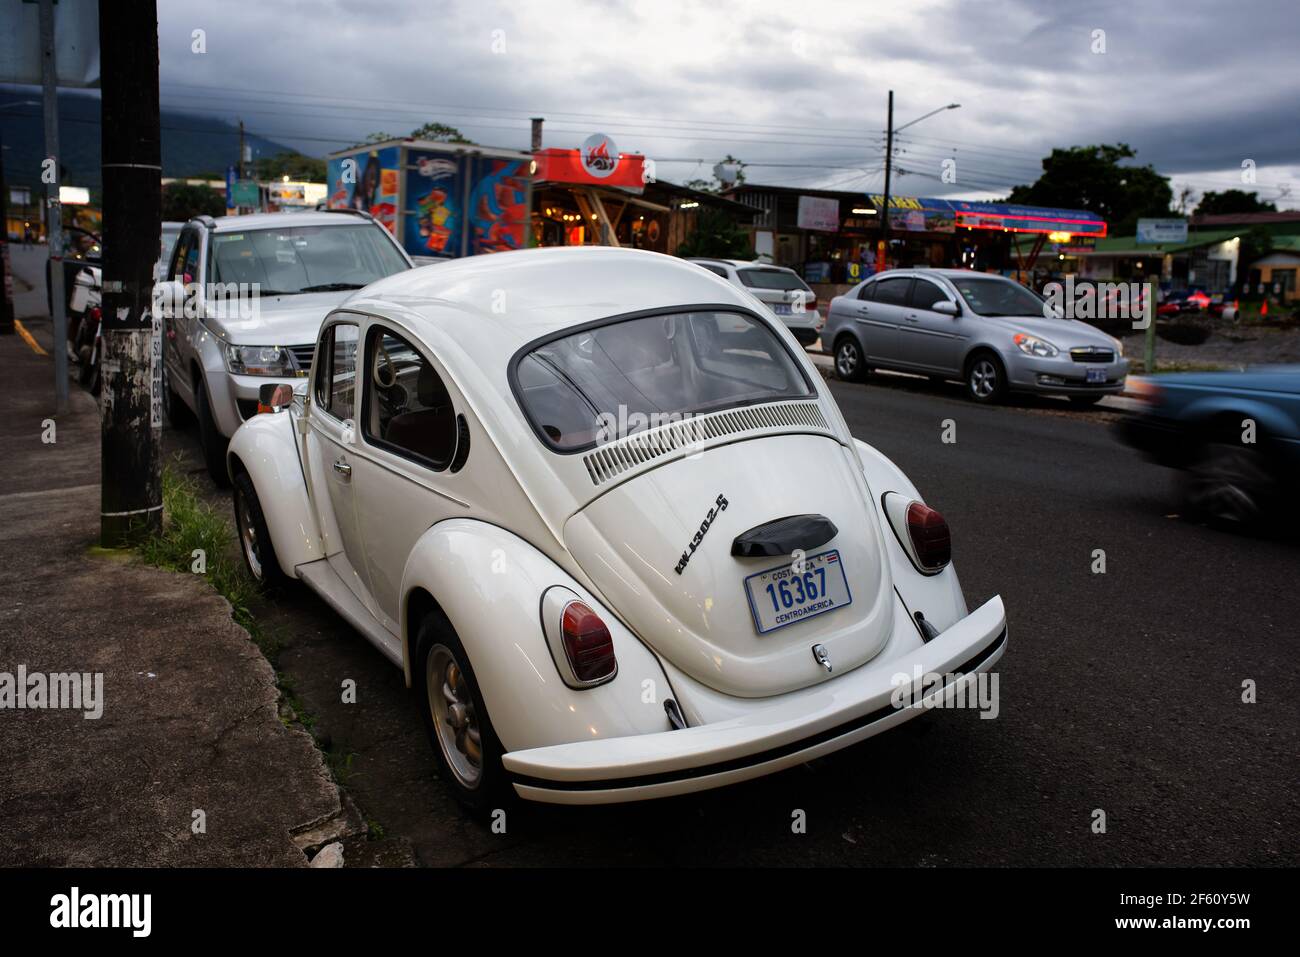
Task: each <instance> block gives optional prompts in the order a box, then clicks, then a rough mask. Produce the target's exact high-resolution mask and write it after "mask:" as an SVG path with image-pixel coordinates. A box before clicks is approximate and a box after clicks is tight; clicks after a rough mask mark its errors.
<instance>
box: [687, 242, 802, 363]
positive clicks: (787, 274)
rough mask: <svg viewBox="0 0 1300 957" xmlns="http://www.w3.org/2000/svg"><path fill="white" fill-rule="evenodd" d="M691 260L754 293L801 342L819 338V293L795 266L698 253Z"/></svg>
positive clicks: (734, 284)
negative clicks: (787, 267)
mask: <svg viewBox="0 0 1300 957" xmlns="http://www.w3.org/2000/svg"><path fill="white" fill-rule="evenodd" d="M691 262H693V263H696V264H698V265H700V266H703V267H704V268H705V269H707V270H708V271H709V272H711V273H713V274H715V275H717V276H721V277H722V278H723V279H725V280H727V282H729V283H731V284H732V285H733V286H739V287H740V288H741V289H744V290H745V291H746V292H748V293H750V294H752V295H753V296H754V298H755V299H757V300H758V301H759V302H761V303H762V304H763V305H764V306H766V307H767V308H768V310H769V311H770V312H771V313H772V314H773V315H775V316H776V317H777V318H778V319H780V320H781V321H782V322H784V323H785V324H786V325H787V326H788V327H789V329H790V331H791V332H792V333H794V337H795V338H796V339H797V340H799V344H800V345H804V346H810V345H812V344H813V343H814V342H816V341H817V337H818V336H819V335H820V334H821V328H822V317H821V315H820V314H819V313H818V312H817V294H816V293H815V292H813V291H812V290H811V289H809V288H808V284H807V283H806V282H804V281H803V280H802V279H800V278H799V274H798V273H797V272H795V271H794V270H793V269H786V268H785V267H784V266H771V265H768V264H766V263H760V262H744V261H742V260H738V259H706V258H703V257H696V258H692V259H691Z"/></svg>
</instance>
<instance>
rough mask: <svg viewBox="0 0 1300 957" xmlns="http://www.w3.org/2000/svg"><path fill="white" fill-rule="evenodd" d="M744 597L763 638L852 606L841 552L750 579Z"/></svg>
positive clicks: (835, 550)
mask: <svg viewBox="0 0 1300 957" xmlns="http://www.w3.org/2000/svg"><path fill="white" fill-rule="evenodd" d="M745 594H746V596H747V597H748V598H749V610H750V612H752V613H753V616H754V627H755V628H756V629H758V633H759V634H760V635H763V634H766V633H767V632H769V631H775V630H776V629H778V628H784V627H785V626H786V625H793V624H794V623H795V622H798V621H804V620H805V619H808V618H815V617H816V616H818V615H824V614H825V613H826V612H828V611H834V610H835V609H836V608H843V607H844V606H845V605H851V604H852V603H853V595H852V594H850V592H849V580H848V578H847V577H846V576H845V574H844V562H842V561H841V560H840V553H839V550H838V549H831V550H830V551H827V552H822V553H821V554H819V555H813V556H811V557H809V558H805V559H804V560H803V562H802V565H801V566H799V567H796V565H795V564H794V563H786V564H784V565H781V566H780V567H778V568H769V569H768V570H767V571H762V572H757V573H755V574H753V575H750V576H749V577H748V578H746V579H745Z"/></svg>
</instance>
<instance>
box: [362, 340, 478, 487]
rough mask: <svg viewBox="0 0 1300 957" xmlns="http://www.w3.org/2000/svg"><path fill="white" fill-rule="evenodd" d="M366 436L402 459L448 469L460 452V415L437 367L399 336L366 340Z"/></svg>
mask: <svg viewBox="0 0 1300 957" xmlns="http://www.w3.org/2000/svg"><path fill="white" fill-rule="evenodd" d="M366 371H367V376H366V386H365V388H366V400H365V406H364V409H363V415H364V431H365V435H366V438H367V439H369V440H370V442H372V443H373V444H375V445H378V446H380V447H383V448H387V449H389V450H391V451H393V452H396V453H398V454H399V455H405V456H408V457H413V458H416V459H418V460H420V461H422V462H424V463H427V464H429V465H431V466H432V467H433V468H434V469H435V470H439V471H440V470H442V469H445V468H446V467H447V466H448V465H449V464H450V463H451V460H452V456H453V455H454V454H455V452H456V434H457V428H456V412H455V409H453V408H452V404H451V396H450V395H449V394H448V393H447V387H446V386H445V385H444V384H443V381H442V377H441V376H440V375H438V370H437V369H436V368H435V367H434V365H433V363H432V362H430V361H429V360H428V359H426V358H425V357H424V356H422V355H421V354H420V353H419V351H418V350H417V349H416V348H415V347H414V346H412V345H411V344H410V343H409V342H407V341H406V340H405V339H403V338H402V337H401V336H399V335H397V334H396V333H394V332H392V331H390V330H388V329H383V328H381V327H378V326H376V327H374V328H373V329H371V330H370V332H369V333H368V334H367V337H366Z"/></svg>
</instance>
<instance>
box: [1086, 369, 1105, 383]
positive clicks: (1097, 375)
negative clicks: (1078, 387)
mask: <svg viewBox="0 0 1300 957" xmlns="http://www.w3.org/2000/svg"><path fill="white" fill-rule="evenodd" d="M1088 381H1089V382H1105V381H1106V370H1105V369H1089V370H1088Z"/></svg>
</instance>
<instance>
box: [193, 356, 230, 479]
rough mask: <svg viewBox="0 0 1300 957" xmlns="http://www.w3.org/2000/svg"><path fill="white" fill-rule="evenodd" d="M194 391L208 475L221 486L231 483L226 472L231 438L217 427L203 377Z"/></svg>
mask: <svg viewBox="0 0 1300 957" xmlns="http://www.w3.org/2000/svg"><path fill="white" fill-rule="evenodd" d="M194 392H195V395H196V397H197V398H198V405H199V414H198V419H199V444H200V445H201V446H202V447H203V464H204V465H206V466H207V467H208V475H209V476H211V478H212V481H213V482H215V483H216V484H217V486H218V487H220V488H225V487H226V486H227V485H229V484H230V478H229V476H228V475H227V474H226V448H227V446H228V445H229V444H230V442H229V440H228V439H227V438H226V437H225V436H224V435H222V434H221V430H220V429H218V428H217V422H216V420H215V419H214V418H213V417H212V405H211V403H210V401H209V400H208V387H207V385H206V384H205V383H204V381H203V379H202V377H200V378H199V380H198V382H197V383H196V384H195V387H194Z"/></svg>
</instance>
